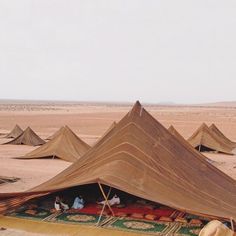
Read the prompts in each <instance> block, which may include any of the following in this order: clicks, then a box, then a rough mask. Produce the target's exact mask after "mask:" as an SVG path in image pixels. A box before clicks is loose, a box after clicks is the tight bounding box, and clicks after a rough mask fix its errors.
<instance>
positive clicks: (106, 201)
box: [98, 183, 115, 216]
mask: <svg viewBox="0 0 236 236" xmlns="http://www.w3.org/2000/svg"><path fill="white" fill-rule="evenodd" d="M98 185H99V188H100V190H101V192H102V195H103V197H104V199H105V203H106V204H107V206H108V207H109V209H110V211H111V213H112V216H115V214H114V212H113V210H112V209H111V206H110V204H109V202H108V199H107V197H106V194H105V193H104V191H103V188H102V185H101V184H100V183H98Z"/></svg>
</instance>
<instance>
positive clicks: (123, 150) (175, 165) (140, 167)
mask: <svg viewBox="0 0 236 236" xmlns="http://www.w3.org/2000/svg"><path fill="white" fill-rule="evenodd" d="M87 184H100V185H106V186H110V187H112V188H116V189H118V190H121V191H124V192H127V193H129V194H132V195H135V196H137V197H141V198H144V199H147V200H150V201H153V202H157V203H161V204H164V205H167V206H169V207H172V208H175V209H178V210H182V211H184V212H187V213H190V214H196V215H204V216H215V217H219V218H223V219H230V218H231V217H232V218H233V219H236V198H235V196H236V182H235V180H234V179H232V178H230V177H229V176H227V175H226V174H224V173H223V172H222V171H220V170H219V169H217V168H216V167H214V166H213V165H211V164H210V163H208V162H207V161H206V160H205V159H204V158H202V156H201V154H200V153H199V152H196V151H195V150H193V148H189V147H188V146H187V145H183V143H182V142H180V141H179V140H178V139H177V138H176V137H175V136H173V135H172V134H171V133H170V132H169V131H168V130H167V129H166V128H165V127H164V126H162V125H161V124H160V123H159V122H158V121H157V120H156V119H155V118H153V117H152V116H151V115H150V114H149V113H148V112H147V111H146V110H145V109H144V108H143V107H142V106H141V104H140V103H139V102H137V103H136V104H135V105H134V107H133V108H132V110H131V111H130V112H129V113H128V114H127V115H125V117H124V118H123V119H121V120H120V121H119V122H118V123H117V124H116V126H115V127H114V128H113V129H112V130H111V131H110V132H109V133H108V134H107V135H106V136H105V137H104V138H103V139H102V140H100V141H99V142H98V143H97V144H96V145H95V146H94V147H92V148H91V149H90V150H89V151H88V152H86V153H85V154H84V155H83V156H82V157H81V158H80V159H79V160H78V161H77V162H75V163H73V164H72V165H71V166H69V167H68V168H67V169H65V170H64V171H62V172H61V173H60V174H58V175H56V176H55V177H54V178H52V179H50V180H49V181H47V182H45V183H43V184H41V185H39V186H37V187H35V188H33V189H31V190H29V191H26V192H21V193H2V194H0V212H6V211H7V210H8V209H10V208H14V207H16V206H18V205H20V204H22V203H24V202H25V201H27V200H29V199H32V198H36V197H39V196H42V195H46V194H49V193H52V192H56V191H60V190H65V189H67V188H70V187H75V186H81V185H87Z"/></svg>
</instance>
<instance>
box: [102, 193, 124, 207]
mask: <svg viewBox="0 0 236 236" xmlns="http://www.w3.org/2000/svg"><path fill="white" fill-rule="evenodd" d="M105 203H106V201H105V200H104V201H101V202H98V204H105ZM108 203H109V205H110V206H113V205H118V204H120V198H119V197H118V196H117V195H116V194H115V195H114V196H113V198H112V199H110V200H108Z"/></svg>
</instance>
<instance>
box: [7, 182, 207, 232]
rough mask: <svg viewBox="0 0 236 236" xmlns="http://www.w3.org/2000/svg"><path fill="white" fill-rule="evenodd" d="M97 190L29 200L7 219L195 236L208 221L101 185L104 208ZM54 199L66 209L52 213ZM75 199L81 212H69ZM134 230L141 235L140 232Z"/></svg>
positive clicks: (78, 189)
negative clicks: (176, 231) (173, 229)
mask: <svg viewBox="0 0 236 236" xmlns="http://www.w3.org/2000/svg"><path fill="white" fill-rule="evenodd" d="M100 187H101V186H99V184H97V183H96V184H88V185H83V186H76V187H71V188H68V189H65V190H61V191H58V192H54V193H51V194H49V195H45V196H43V197H39V198H35V199H32V200H30V201H28V202H26V203H25V204H24V205H22V206H21V207H19V208H17V209H15V210H13V211H11V212H9V213H8V215H10V216H13V217H23V218H30V219H32V218H35V219H39V220H43V221H53V222H62V223H73V224H74V223H79V224H86V225H88V224H90V225H94V226H104V227H118V228H122V229H123V228H125V229H127V230H129V229H130V228H129V226H128V225H130V227H131V228H132V227H136V226H137V224H138V226H137V227H139V226H140V225H146V226H145V227H150V230H151V228H153V230H154V229H155V231H157V232H162V231H163V230H164V228H166V227H167V225H168V227H170V226H172V225H173V227H174V225H175V227H176V224H177V225H178V226H179V227H178V229H182V230H183V231H186V230H187V231H188V230H193V229H194V230H195V231H196V232H199V230H200V229H201V228H202V227H204V225H205V224H207V223H208V222H209V221H210V220H211V219H209V218H206V217H202V216H197V215H192V214H189V213H186V212H181V211H179V210H176V209H173V208H171V207H168V206H165V205H162V204H159V203H155V202H152V201H149V200H146V199H142V198H140V197H137V196H134V195H132V194H129V193H126V192H123V191H121V190H118V189H115V188H111V187H109V186H106V185H102V191H103V193H104V194H105V197H106V198H107V199H108V202H109V205H110V206H108V205H107V204H106V203H105V200H106V199H105V198H104V195H103V193H102V191H101V188H100ZM114 196H116V197H118V198H119V201H118V202H117V201H116V202H115V203H114V202H113V203H114V204H113V203H112V201H111V200H112V199H113V198H114ZM57 197H59V198H60V200H61V201H62V202H63V204H66V205H67V206H68V207H69V209H66V210H61V211H56V209H55V199H56V198H57ZM76 197H80V198H82V199H83V200H84V205H83V207H82V208H81V209H73V208H72V206H73V205H74V202H75V199H76ZM110 208H111V209H110ZM134 222H135V223H134ZM135 224H136V226H135ZM140 227H141V226H140ZM141 228H142V227H141ZM166 229H167V228H166ZM138 230H141V232H143V230H144V228H142V229H138ZM144 231H145V230H144ZM187 231H186V232H187ZM145 232H146V231H145ZM193 235H195V234H193ZM196 235H198V234H196Z"/></svg>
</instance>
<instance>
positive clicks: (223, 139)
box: [209, 124, 236, 148]
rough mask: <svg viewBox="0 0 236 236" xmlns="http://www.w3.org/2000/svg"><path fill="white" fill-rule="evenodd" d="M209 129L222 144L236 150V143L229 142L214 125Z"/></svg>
mask: <svg viewBox="0 0 236 236" xmlns="http://www.w3.org/2000/svg"><path fill="white" fill-rule="evenodd" d="M209 129H210V130H211V131H212V132H213V133H215V134H216V135H217V136H218V137H219V138H220V139H221V140H222V141H223V142H225V143H227V144H228V145H229V146H231V147H232V148H236V142H233V141H231V140H230V139H229V138H227V137H226V136H225V135H224V134H223V133H222V132H221V131H220V130H219V129H218V127H217V126H216V125H215V124H211V126H210V127H209Z"/></svg>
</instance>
